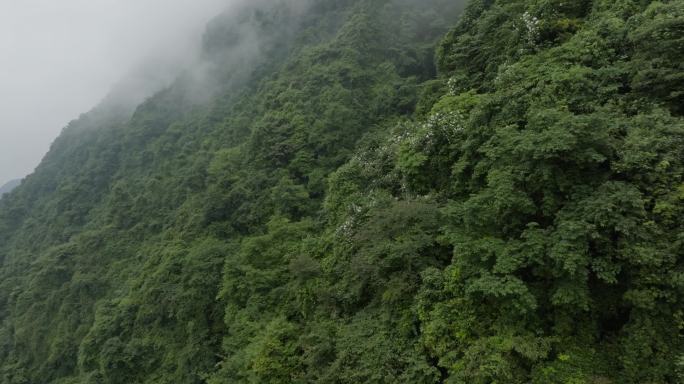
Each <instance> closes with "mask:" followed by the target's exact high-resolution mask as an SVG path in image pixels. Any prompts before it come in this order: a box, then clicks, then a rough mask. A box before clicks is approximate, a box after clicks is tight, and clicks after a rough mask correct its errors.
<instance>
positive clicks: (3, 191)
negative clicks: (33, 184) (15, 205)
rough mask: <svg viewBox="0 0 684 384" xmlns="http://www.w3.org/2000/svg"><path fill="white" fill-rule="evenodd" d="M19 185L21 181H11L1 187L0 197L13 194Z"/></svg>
mask: <svg viewBox="0 0 684 384" xmlns="http://www.w3.org/2000/svg"><path fill="white" fill-rule="evenodd" d="M19 184H21V179H16V180H10V181H8V182H7V183H5V184H4V185H3V186H1V187H0V197H2V196H3V195H4V194H6V193H10V192H12V191H13V190H14V188H16V187H18V186H19Z"/></svg>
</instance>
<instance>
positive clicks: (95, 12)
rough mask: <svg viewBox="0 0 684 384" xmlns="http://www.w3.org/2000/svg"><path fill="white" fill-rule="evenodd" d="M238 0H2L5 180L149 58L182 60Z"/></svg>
mask: <svg viewBox="0 0 684 384" xmlns="http://www.w3.org/2000/svg"><path fill="white" fill-rule="evenodd" d="M230 1H231V0H0V185H2V184H3V183H4V182H6V181H9V180H11V179H15V178H21V177H24V176H26V175H27V174H29V173H31V172H32V171H33V169H34V168H35V167H36V166H37V165H38V163H39V162H40V160H41V159H42V157H43V156H44V155H45V153H46V152H47V151H48V149H49V147H50V144H51V143H52V142H53V141H54V140H55V138H56V137H57V136H58V135H59V133H60V131H61V130H62V128H63V127H65V126H66V125H67V123H68V122H69V121H71V120H73V119H75V118H77V117H78V116H79V115H80V114H81V113H84V112H87V111H88V110H90V109H91V108H92V107H94V106H95V105H96V104H98V102H99V101H100V100H102V99H103V98H104V96H106V94H107V93H108V91H109V90H110V89H111V88H112V86H114V85H115V84H116V83H117V82H118V81H119V80H121V79H122V78H124V77H125V76H126V75H127V74H128V73H130V72H131V71H132V70H133V69H134V68H136V67H138V66H140V65H142V64H143V63H144V62H146V61H147V60H149V59H152V58H154V59H156V60H159V58H164V60H168V61H170V62H173V61H178V62H179V63H182V62H183V61H184V60H188V58H189V57H190V56H191V52H193V51H194V50H196V48H197V46H198V43H199V41H200V38H201V34H202V31H203V30H204V25H205V24H206V22H207V21H209V20H210V19H211V18H212V17H213V16H215V15H217V14H218V13H220V12H221V10H223V9H224V8H225V7H226V6H227V5H228V3H229V2H230Z"/></svg>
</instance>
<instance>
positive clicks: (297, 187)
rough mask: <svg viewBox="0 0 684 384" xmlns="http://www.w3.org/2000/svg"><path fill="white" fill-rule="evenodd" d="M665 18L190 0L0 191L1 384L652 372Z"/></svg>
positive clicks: (665, 161)
mask: <svg viewBox="0 0 684 384" xmlns="http://www.w3.org/2000/svg"><path fill="white" fill-rule="evenodd" d="M461 14H462V16H461V17H459V15H461ZM682 25H684V2H683V1H681V0H676V1H665V2H660V1H641V0H621V1H613V0H610V1H609V0H594V1H590V0H587V1H577V2H567V1H560V0H558V1H556V0H544V1H523V0H515V1H494V0H473V1H470V2H469V4H468V6H467V7H465V10H463V5H462V4H460V3H459V2H457V1H456V2H455V1H452V0H421V1H418V0H415V1H412V0H382V1H376V0H309V1H266V0H264V1H259V2H245V3H244V4H243V5H242V6H240V7H239V8H237V9H234V10H232V11H230V12H226V13H224V14H222V15H220V16H218V17H217V18H216V19H215V20H214V21H213V22H212V23H210V25H209V26H208V27H207V32H206V34H205V38H204V51H203V55H202V57H201V58H200V59H201V60H200V61H199V64H198V65H197V66H195V67H193V68H190V69H188V70H187V71H186V72H185V73H183V74H182V75H181V76H180V77H179V78H178V79H177V80H176V81H174V82H173V83H172V84H171V85H170V86H169V87H167V88H165V89H163V90H161V91H160V92H158V93H156V94H155V95H154V96H152V97H150V98H148V99H147V100H145V101H144V102H143V103H141V104H140V105H138V106H137V107H135V108H134V109H131V108H129V106H127V105H126V103H122V102H121V95H115V96H116V97H111V98H108V99H106V100H105V102H104V103H103V104H102V105H101V106H99V107H98V108H96V109H94V110H93V111H91V112H89V113H87V114H84V115H83V116H81V117H80V118H79V119H78V120H75V121H74V122H72V123H71V124H70V125H69V126H68V127H66V128H65V129H64V131H63V132H62V134H61V136H60V137H59V138H58V139H57V140H56V141H55V143H54V144H53V146H52V148H51V149H50V152H49V153H48V154H47V155H46V157H45V158H44V160H43V162H42V163H41V165H40V166H39V167H38V168H37V170H36V171H35V173H34V174H32V175H30V176H28V177H27V178H26V179H25V181H24V182H23V183H22V185H21V186H20V187H19V188H18V189H17V190H16V192H15V193H12V194H10V195H7V196H6V197H5V198H3V199H2V200H0V382H2V383H11V384H19V383H22V384H26V383H31V384H33V383H41V384H43V383H210V384H219V383H483V384H484V383H492V382H506V383H530V382H531V383H648V382H651V383H669V382H673V383H674V382H677V380H681V379H682V378H683V377H684V376H682V375H684V368H683V367H684V365H683V364H684V342H683V339H682V332H683V329H684V323H683V321H684V312H683V311H682V308H684V302H683V297H682V295H683V294H684V280H683V279H682V276H684V238H683V237H682V233H684V230H683V229H684V228H683V227H682V225H683V224H682V223H684V206H683V204H682V203H683V202H684V183H683V180H682V173H683V172H684V164H683V160H684V123H683V121H682V114H681V113H682V111H681V105H682V103H681V101H682V100H681V97H682V94H681V92H680V88H681V87H679V85H680V80H681V79H680V77H681V76H680V74H681V72H682V68H681V63H682V62H684V55H683V54H682V52H684V51H683V50H681V49H679V48H681V47H680V45H681V41H682V39H683V38H684V35H683V34H684V32H682V31H683V29H682V28H681V26H682Z"/></svg>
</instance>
